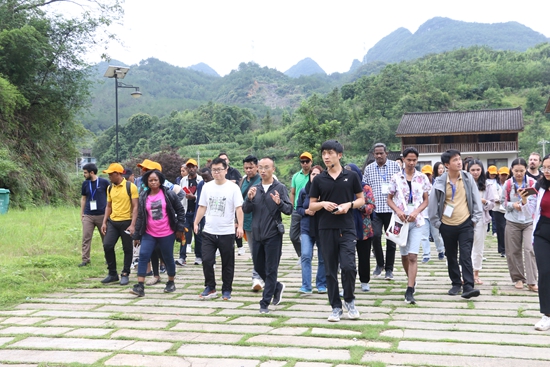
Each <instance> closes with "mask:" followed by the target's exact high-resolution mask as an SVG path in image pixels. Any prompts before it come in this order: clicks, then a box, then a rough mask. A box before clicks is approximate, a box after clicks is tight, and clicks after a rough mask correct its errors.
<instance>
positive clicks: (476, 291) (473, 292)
mask: <svg viewBox="0 0 550 367" xmlns="http://www.w3.org/2000/svg"><path fill="white" fill-rule="evenodd" d="M480 294H481V292H480V291H479V289H473V288H472V289H470V290H469V291H466V292H462V296H461V297H462V298H466V299H470V298H472V297H478V296H479V295H480Z"/></svg>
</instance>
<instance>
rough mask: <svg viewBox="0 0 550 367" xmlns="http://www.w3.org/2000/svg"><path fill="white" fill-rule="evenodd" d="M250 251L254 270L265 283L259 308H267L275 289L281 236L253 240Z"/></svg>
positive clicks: (280, 250) (281, 246)
mask: <svg viewBox="0 0 550 367" xmlns="http://www.w3.org/2000/svg"><path fill="white" fill-rule="evenodd" d="M252 250H253V253H252V258H253V259H254V268H255V269H256V271H257V272H258V274H259V275H260V277H262V279H263V280H264V282H265V285H264V291H263V294H262V300H261V301H260V307H261V308H268V306H269V305H270V304H271V300H272V299H273V295H274V294H275V289H276V288H277V283H278V281H277V273H278V271H279V261H280V260H281V254H282V250H283V235H282V234H280V233H279V234H277V235H276V236H273V237H271V238H268V239H265V240H263V241H258V239H256V238H255V239H254V246H253V249H252Z"/></svg>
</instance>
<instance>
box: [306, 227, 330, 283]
mask: <svg viewBox="0 0 550 367" xmlns="http://www.w3.org/2000/svg"><path fill="white" fill-rule="evenodd" d="M300 239H301V242H302V257H301V262H302V287H303V288H304V289H305V290H308V291H310V290H312V287H311V262H312V259H313V246H315V238H313V237H310V236H309V234H307V233H302V235H301V236H300ZM317 249H318V250H319V247H317ZM317 259H318V261H319V262H318V266H317V276H316V277H315V283H316V286H317V289H319V288H326V287H327V277H326V273H325V261H324V260H323V255H322V254H321V251H320V250H319V251H317Z"/></svg>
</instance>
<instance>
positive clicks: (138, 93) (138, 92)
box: [131, 88, 141, 98]
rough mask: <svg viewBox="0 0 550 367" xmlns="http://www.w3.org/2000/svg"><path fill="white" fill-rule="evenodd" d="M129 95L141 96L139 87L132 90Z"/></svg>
mask: <svg viewBox="0 0 550 367" xmlns="http://www.w3.org/2000/svg"><path fill="white" fill-rule="evenodd" d="M131 96H132V97H134V98H139V97H141V92H140V91H139V88H136V90H135V91H134V92H132V94H131Z"/></svg>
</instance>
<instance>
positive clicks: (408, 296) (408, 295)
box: [405, 287, 416, 305]
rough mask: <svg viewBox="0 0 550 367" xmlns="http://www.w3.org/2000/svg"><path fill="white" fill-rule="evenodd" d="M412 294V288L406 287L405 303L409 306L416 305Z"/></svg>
mask: <svg viewBox="0 0 550 367" xmlns="http://www.w3.org/2000/svg"><path fill="white" fill-rule="evenodd" d="M413 293H414V289H413V287H407V290H406V291H405V302H406V303H408V304H410V305H415V304H416V300H415V299H414V296H413Z"/></svg>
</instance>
